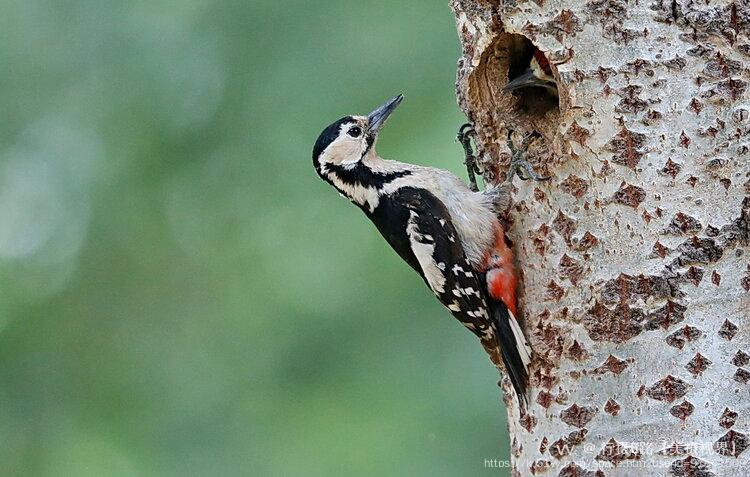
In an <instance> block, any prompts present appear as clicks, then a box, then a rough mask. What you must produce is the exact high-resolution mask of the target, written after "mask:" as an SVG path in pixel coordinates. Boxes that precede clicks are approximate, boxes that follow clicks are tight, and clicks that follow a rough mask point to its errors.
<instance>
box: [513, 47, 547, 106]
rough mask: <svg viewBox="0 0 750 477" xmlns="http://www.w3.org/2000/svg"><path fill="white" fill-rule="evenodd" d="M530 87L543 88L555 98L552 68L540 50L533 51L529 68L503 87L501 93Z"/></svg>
mask: <svg viewBox="0 0 750 477" xmlns="http://www.w3.org/2000/svg"><path fill="white" fill-rule="evenodd" d="M531 86H535V87H539V88H544V89H545V90H547V91H548V92H549V93H550V94H552V95H554V96H557V94H558V93H557V81H556V80H555V77H554V76H553V75H552V68H551V67H550V65H549V60H548V59H547V57H545V56H544V53H542V51H541V50H538V49H537V50H535V51H534V55H533V56H532V57H531V62H530V63H529V67H528V68H527V69H526V71H524V72H523V73H521V74H520V75H519V76H517V77H516V78H513V79H512V80H511V81H510V82H508V84H506V85H505V87H504V88H503V91H514V90H517V89H520V88H528V87H531Z"/></svg>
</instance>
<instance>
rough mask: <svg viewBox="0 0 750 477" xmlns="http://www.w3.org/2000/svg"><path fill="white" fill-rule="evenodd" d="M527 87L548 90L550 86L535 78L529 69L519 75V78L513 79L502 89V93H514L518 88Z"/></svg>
mask: <svg viewBox="0 0 750 477" xmlns="http://www.w3.org/2000/svg"><path fill="white" fill-rule="evenodd" d="M528 86H539V87H542V88H549V87H550V86H549V85H548V84H547V82H545V81H544V80H542V79H540V78H537V76H536V75H535V74H534V71H532V70H531V68H529V69H528V70H526V71H524V72H523V73H521V76H518V77H517V78H514V79H513V80H512V81H510V82H509V83H508V84H506V85H505V86H504V87H503V91H514V90H517V89H520V88H526V87H528Z"/></svg>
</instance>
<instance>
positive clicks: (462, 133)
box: [456, 123, 482, 192]
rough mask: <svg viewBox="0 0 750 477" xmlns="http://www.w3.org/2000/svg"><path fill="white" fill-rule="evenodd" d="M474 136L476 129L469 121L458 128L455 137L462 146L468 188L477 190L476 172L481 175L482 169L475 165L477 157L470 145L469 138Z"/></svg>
mask: <svg viewBox="0 0 750 477" xmlns="http://www.w3.org/2000/svg"><path fill="white" fill-rule="evenodd" d="M475 136H476V131H475V130H474V126H472V125H471V123H466V124H464V125H463V126H461V127H460V128H459V129H458V134H456V139H457V140H458V142H460V143H461V146H463V148H464V164H465V165H466V173H467V174H468V176H469V189H471V190H472V191H474V192H477V191H479V187H478V186H477V178H476V174H478V175H480V176H481V175H482V170H481V169H479V166H478V165H477V157H476V156H475V155H474V150H473V149H472V147H471V138H472V137H475Z"/></svg>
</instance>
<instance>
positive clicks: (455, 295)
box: [312, 95, 532, 410]
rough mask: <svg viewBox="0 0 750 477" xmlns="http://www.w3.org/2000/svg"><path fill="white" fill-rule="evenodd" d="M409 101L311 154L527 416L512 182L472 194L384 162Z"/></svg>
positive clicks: (335, 135)
mask: <svg viewBox="0 0 750 477" xmlns="http://www.w3.org/2000/svg"><path fill="white" fill-rule="evenodd" d="M402 99H403V96H402V95H398V96H396V97H394V98H392V99H390V100H389V101H387V102H386V103H385V104H383V105H382V106H380V107H379V108H377V109H375V110H374V111H373V112H371V113H370V114H369V115H367V116H345V117H343V118H341V119H339V120H338V121H336V122H334V123H333V124H331V125H330V126H328V127H326V128H325V129H324V130H323V132H322V133H321V134H320V136H319V137H318V140H317V141H316V142H315V146H314V147H313V152H312V159H313V165H314V166H315V170H316V171H317V173H318V175H319V176H320V178H321V179H323V180H324V181H325V182H327V183H329V184H330V185H331V186H333V187H334V188H335V189H336V190H337V191H338V192H339V193H340V194H341V195H343V196H344V197H346V198H348V199H349V200H350V201H351V202H353V203H354V204H355V205H356V206H358V207H359V208H360V209H361V210H362V211H363V212H364V213H365V215H366V216H367V217H368V218H369V219H370V220H371V221H372V222H373V223H374V224H375V227H376V228H377V229H378V231H379V232H380V233H381V234H382V236H383V237H384V238H385V240H386V241H387V242H388V243H389V244H390V245H391V247H392V248H393V249H394V250H395V251H396V253H397V254H398V255H399V256H400V257H401V258H402V259H403V260H404V261H405V262H406V263H407V264H409V266H411V268H413V269H414V270H415V271H416V272H417V273H418V274H419V275H420V276H421V277H422V279H423V280H424V281H425V283H426V284H427V286H428V287H429V288H430V290H431V291H432V292H433V293H434V294H435V296H436V297H437V298H438V300H439V301H440V302H441V303H442V304H443V305H444V306H445V307H446V308H448V310H449V311H450V312H451V313H452V314H453V316H454V317H455V318H457V319H458V321H460V322H461V323H462V324H463V325H464V326H465V327H466V328H468V329H469V330H470V331H471V332H472V333H474V334H475V335H476V336H477V337H478V338H479V340H480V342H481V344H482V346H483V347H484V349H485V351H486V352H487V353H488V354H489V356H490V359H491V361H492V362H493V363H494V365H495V366H496V367H498V368H499V369H501V370H503V368H504V370H505V372H506V373H507V375H508V377H509V378H510V381H511V383H512V385H513V388H514V390H515V393H516V395H517V396H518V401H519V404H520V406H521V409H522V410H523V409H525V408H526V405H527V404H528V398H527V395H526V388H527V384H528V376H529V371H528V369H529V363H530V362H531V354H532V350H531V348H530V346H529V344H528V342H527V341H526V338H525V336H524V334H523V331H522V329H521V327H520V325H519V323H518V321H517V318H516V317H517V311H518V310H517V301H516V286H517V282H518V278H517V275H516V270H515V266H514V263H513V252H512V250H511V242H510V240H509V239H508V237H507V235H506V234H505V229H504V228H503V225H502V223H501V220H499V216H502V215H504V214H507V213H508V211H509V209H510V205H511V197H510V196H511V183H510V182H509V181H506V182H505V183H503V184H501V185H499V186H494V187H492V188H489V189H486V190H485V191H483V192H479V191H472V190H470V189H469V187H467V185H466V184H465V183H464V182H463V181H462V180H461V179H459V178H458V177H457V176H455V175H454V174H452V173H450V172H448V171H445V170H441V169H436V168H432V167H425V166H418V165H413V164H408V163H403V162H397V161H392V160H386V159H382V158H381V157H380V156H378V154H377V152H375V145H376V142H377V139H378V134H379V133H380V131H381V128H382V127H383V124H384V123H385V121H386V119H387V118H388V116H389V115H390V114H391V113H392V112H393V110H394V109H396V107H397V106H398V105H399V104H400V103H401V100H402ZM509 143H510V141H509ZM519 158H520V155H518V154H514V156H513V160H514V161H516V162H518V160H519ZM512 165H515V166H517V164H512ZM524 167H525V166H524ZM526 170H527V171H528V170H529V169H528V168H526ZM509 177H510V178H511V179H512V175H510V174H509Z"/></svg>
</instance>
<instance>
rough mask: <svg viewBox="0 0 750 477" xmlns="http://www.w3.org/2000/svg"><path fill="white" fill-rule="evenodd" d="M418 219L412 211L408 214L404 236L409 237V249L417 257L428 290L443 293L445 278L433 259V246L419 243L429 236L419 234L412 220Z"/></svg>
mask: <svg viewBox="0 0 750 477" xmlns="http://www.w3.org/2000/svg"><path fill="white" fill-rule="evenodd" d="M418 217H419V215H417V213H416V212H414V211H413V210H412V211H410V212H409V221H408V222H407V225H406V234H407V235H408V236H409V243H410V244H411V249H412V251H413V252H414V255H415V256H416V257H417V261H418V262H419V266H420V267H422V273H424V276H425V279H427V283H429V285H430V288H432V291H434V292H435V293H443V291H445V288H444V287H445V277H444V276H443V272H442V270H441V269H440V267H439V266H438V264H437V263H435V258H434V257H433V253H434V252H435V244H433V243H423V242H421V240H424V239H426V237H429V236H424V235H422V234H421V233H420V232H419V229H418V228H417V223H416V221H415V220H414V219H416V218H418ZM431 239H432V237H430V240H431Z"/></svg>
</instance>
